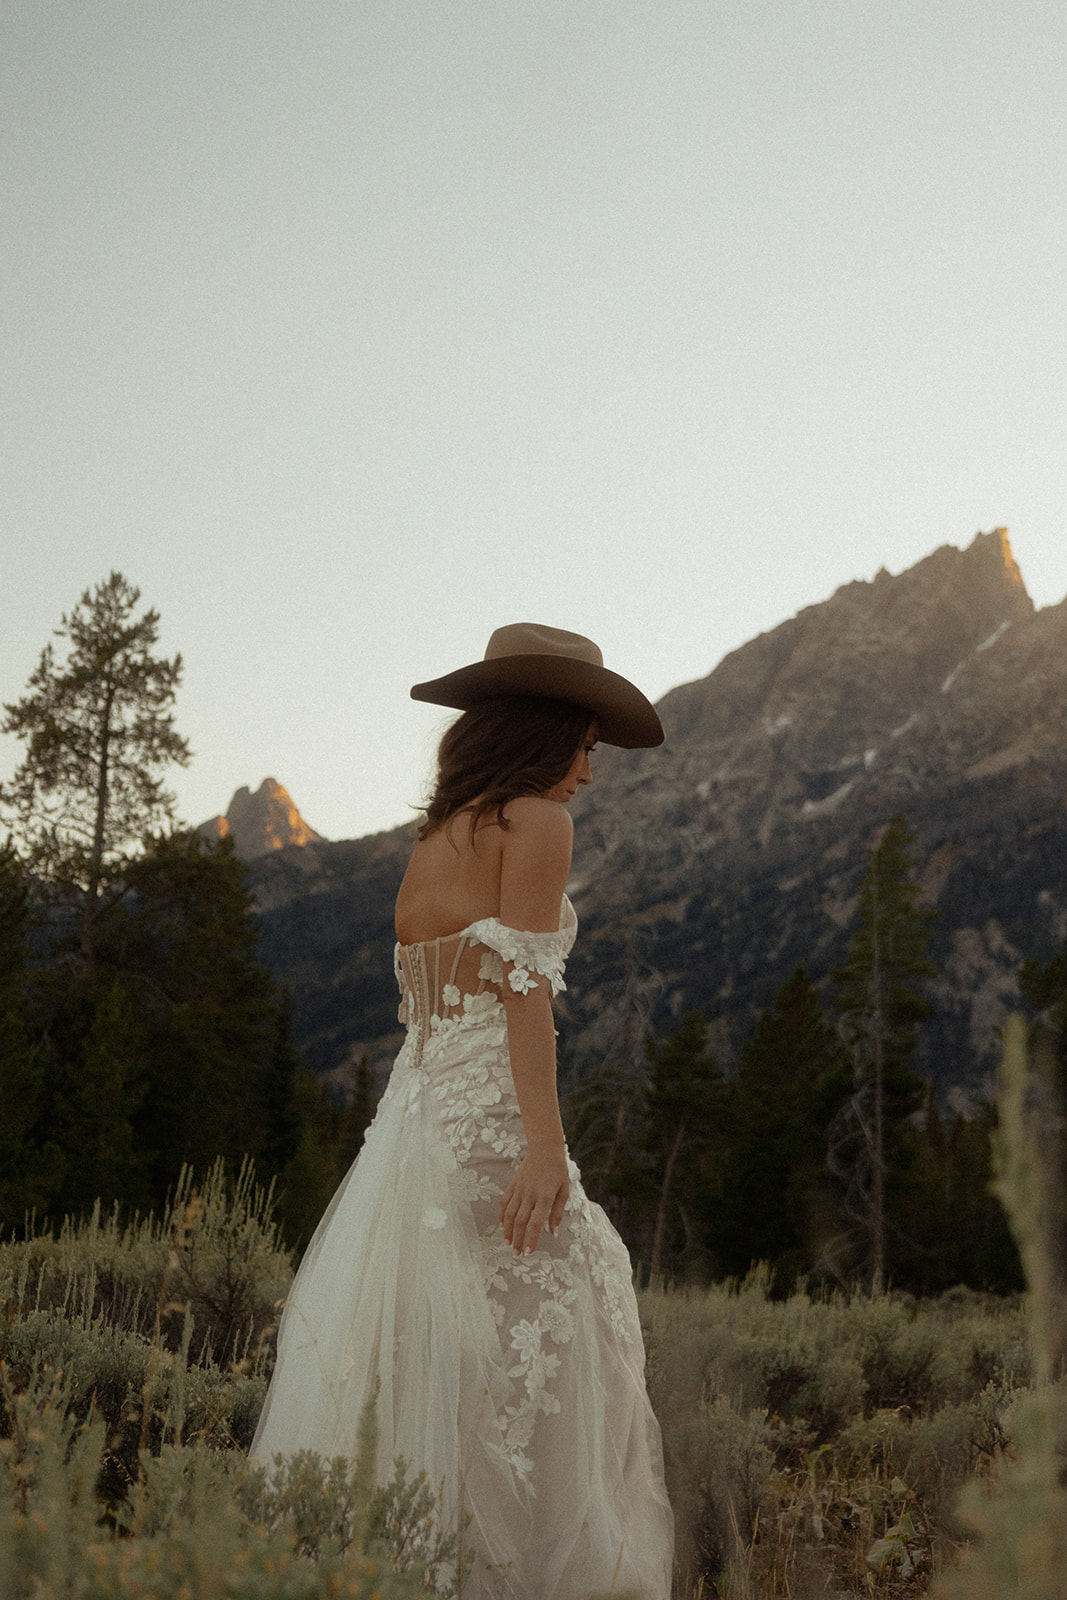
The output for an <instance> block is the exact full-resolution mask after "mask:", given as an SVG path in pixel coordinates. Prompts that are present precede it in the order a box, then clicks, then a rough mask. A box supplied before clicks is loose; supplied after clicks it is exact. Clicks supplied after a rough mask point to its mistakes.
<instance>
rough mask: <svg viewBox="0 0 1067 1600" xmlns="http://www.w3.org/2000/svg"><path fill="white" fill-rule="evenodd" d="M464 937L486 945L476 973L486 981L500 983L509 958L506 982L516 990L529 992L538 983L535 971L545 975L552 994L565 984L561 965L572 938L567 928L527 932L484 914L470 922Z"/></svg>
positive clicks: (501, 983) (562, 965) (474, 942)
mask: <svg viewBox="0 0 1067 1600" xmlns="http://www.w3.org/2000/svg"><path fill="white" fill-rule="evenodd" d="M568 935H569V937H568ZM467 937H468V938H469V939H470V942H471V943H472V944H484V945H485V947H486V951H487V953H486V955H484V956H483V957H482V964H481V967H480V968H479V972H478V976H479V977H480V978H484V979H485V980H486V981H487V982H488V983H496V984H500V985H501V986H503V983H504V962H505V961H510V962H512V963H513V965H512V968H511V971H510V972H509V973H508V983H509V984H510V985H511V987H512V989H514V991H515V993H516V994H528V993H529V992H530V990H531V989H536V988H537V987H538V984H537V979H536V978H535V977H534V976H533V974H534V973H535V972H536V973H539V974H540V975H541V977H543V978H547V979H548V981H549V983H550V984H551V986H552V993H553V994H559V992H560V990H561V989H565V988H566V987H567V985H566V984H565V983H564V981H563V967H564V963H565V961H566V958H567V952H568V951H569V949H570V947H571V944H572V943H573V938H574V936H573V933H571V932H570V930H569V929H568V930H563V929H560V930H558V931H557V932H556V933H529V932H523V931H521V930H520V929H518V928H508V927H505V925H504V924H503V923H502V922H500V921H499V920H498V919H497V918H496V917H483V918H482V920H481V922H475V923H472V924H471V926H470V928H469V929H468V930H467Z"/></svg>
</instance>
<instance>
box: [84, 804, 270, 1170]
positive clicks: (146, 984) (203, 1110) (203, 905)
mask: <svg viewBox="0 0 1067 1600" xmlns="http://www.w3.org/2000/svg"><path fill="white" fill-rule="evenodd" d="M124 887H125V894H124V897H123V899H122V900H121V901H115V902H113V903H112V904H111V905H110V906H109V907H108V908H107V911H106V914H105V915H104V916H103V917H102V918H101V922H100V927H99V930H98V966H99V969H100V971H101V973H102V974H103V973H108V972H111V973H114V974H116V975H121V977H122V979H123V982H124V985H125V987H126V991H127V993H128V994H129V996H130V997H131V1001H132V1004H133V1006H134V1010H135V1013H136V1017H137V1023H138V1027H139V1028H140V1030H141V1033H142V1037H143V1049H144V1055H145V1059H146V1060H147V1061H149V1062H150V1063H151V1079H150V1084H149V1088H148V1091H147V1093H146V1095H145V1099H144V1103H143V1106H142V1107H141V1109H140V1110H139V1112H138V1114H137V1117H136V1127H137V1129H138V1132H139V1136H140V1139H141V1142H142V1144H143V1146H144V1147H145V1148H146V1149H147V1150H149V1151H151V1152H152V1158H153V1186H154V1189H155V1191H156V1193H157V1194H158V1193H160V1192H161V1191H163V1192H165V1190H166V1187H167V1186H168V1185H169V1184H171V1183H173V1182H174V1180H175V1178H176V1177H177V1175H178V1172H179V1170H180V1168H181V1166H182V1165H183V1163H189V1164H190V1165H192V1166H193V1167H195V1168H196V1169H197V1170H199V1171H205V1170H206V1169H207V1168H208V1167H209V1166H210V1165H211V1163H212V1162H213V1161H214V1160H215V1159H216V1158H217V1157H218V1156H220V1155H221V1156H224V1157H226V1158H227V1159H228V1160H230V1161H232V1162H234V1163H235V1164H236V1163H239V1162H240V1160H241V1158H242V1157H243V1156H245V1155H250V1156H252V1157H253V1158H254V1159H255V1160H256V1161H257V1162H258V1163H259V1164H260V1171H261V1176H263V1177H264V1178H266V1177H269V1176H271V1174H272V1173H276V1172H279V1171H280V1170H281V1169H282V1167H283V1166H284V1165H285V1164H286V1162H287V1161H288V1160H289V1158H290V1157H291V1155H292V1153H293V1150H294V1149H295V1148H296V1145H297V1142H298V1140H299V1134H300V1121H299V1117H298V1115H297V1112H296V1103H295V1098H294V1096H295V1082H296V1078H297V1076H298V1073H299V1071H300V1063H299V1058H298V1057H297V1056H296V1053H295V1052H294V1051H293V1050H292V1048H291V1046H290V1045H289V1042H288V1023H287V1008H286V1001H285V998H284V996H283V995H281V994H280V993H279V991H278V990H277V988H276V986H275V983H274V980H273V978H272V977H271V975H270V974H269V972H267V970H266V969H265V968H264V967H262V966H261V965H260V964H259V962H258V961H257V959H256V939H257V930H256V925H255V921H254V919H253V916H252V898H251V895H250V893H249V891H248V886H247V868H246V867H245V865H244V863H243V862H242V861H241V860H240V859H239V858H238V857H237V856H236V855H235V854H234V852H233V849H232V845H231V844H230V841H229V840H222V841H211V840H208V839H205V838H203V837H202V836H200V835H198V834H195V833H191V832H180V833H174V834H170V835H167V836H166V837H164V838H162V839H158V840H157V841H156V842H155V844H154V846H153V848H152V849H151V850H150V851H148V853H147V854H146V855H144V856H141V857H139V858H138V859H136V860H134V861H130V862H128V863H127V867H126V872H125V877H124Z"/></svg>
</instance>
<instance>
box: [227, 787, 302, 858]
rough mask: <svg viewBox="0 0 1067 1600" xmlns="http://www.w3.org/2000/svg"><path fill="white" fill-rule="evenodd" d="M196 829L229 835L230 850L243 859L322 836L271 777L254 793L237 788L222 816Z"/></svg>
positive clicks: (286, 792)
mask: <svg viewBox="0 0 1067 1600" xmlns="http://www.w3.org/2000/svg"><path fill="white" fill-rule="evenodd" d="M196 831H197V833H202V834H205V835H206V836H207V837H208V838H209V839H226V838H232V840H233V847H234V849H235V850H236V851H237V854H238V855H239V856H240V857H241V858H242V860H244V861H254V860H255V859H256V858H257V857H258V856H265V855H269V854H270V853H271V851H273V850H286V849H288V848H289V846H290V845H305V844H313V843H315V842H316V841H320V840H321V839H322V834H321V833H316V832H315V830H314V828H311V827H309V826H308V824H307V823H306V822H305V821H304V819H303V817H302V816H301V815H300V813H299V811H298V810H297V809H296V806H295V805H294V804H293V801H292V797H291V796H290V794H289V791H288V790H287V789H283V788H282V786H281V784H280V783H278V781H277V780H276V779H275V778H264V779H263V782H262V783H261V784H260V786H259V788H258V789H257V790H256V792H255V794H253V793H252V792H251V790H250V789H248V788H247V787H244V788H241V789H238V790H237V792H236V793H235V795H234V797H233V799H232V800H231V801H230V808H229V810H228V811H227V813H226V815H225V816H224V817H221V816H220V817H212V818H211V820H210V821H209V822H202V823H201V824H200V826H199V827H198V828H197V830H196Z"/></svg>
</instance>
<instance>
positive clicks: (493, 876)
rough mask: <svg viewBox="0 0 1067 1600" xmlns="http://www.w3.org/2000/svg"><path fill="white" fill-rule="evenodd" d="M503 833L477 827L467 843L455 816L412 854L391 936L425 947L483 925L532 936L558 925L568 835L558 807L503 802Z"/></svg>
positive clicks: (490, 823)
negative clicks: (492, 920) (487, 921)
mask: <svg viewBox="0 0 1067 1600" xmlns="http://www.w3.org/2000/svg"><path fill="white" fill-rule="evenodd" d="M504 815H505V817H506V818H507V820H508V823H509V826H508V827H507V828H503V827H501V826H500V824H499V823H498V822H496V821H495V820H494V819H493V818H485V819H481V820H480V821H479V825H478V827H477V828H476V829H475V831H474V834H473V836H472V834H471V829H470V817H469V814H468V813H460V814H459V815H457V816H456V817H454V818H453V819H452V823H451V826H449V824H448V823H445V824H444V825H443V826H442V827H439V828H437V829H436V830H435V831H434V832H433V833H431V834H430V835H429V836H428V837H427V838H425V839H420V840H419V842H418V844H416V846H415V849H414V850H413V851H412V854H411V860H410V861H409V862H408V868H407V871H406V872H405V874H404V880H403V882H402V883H401V885H400V892H399V894H398V895H397V898H396V936H397V939H398V940H399V941H400V943H401V944H402V945H411V944H424V943H427V942H430V941H432V940H434V939H447V938H448V937H449V936H450V935H452V934H455V933H461V932H462V931H463V930H464V929H465V928H469V927H470V925H471V923H472V922H479V921H481V919H482V918H483V917H500V918H502V919H503V920H504V921H505V922H507V923H508V924H509V926H513V927H520V928H526V929H528V930H530V931H532V932H537V931H544V930H554V929H555V928H557V927H558V925H559V912H560V903H561V899H562V895H563V889H564V886H565V884H566V880H567V872H568V869H569V866H570V845H571V837H572V828H571V821H570V817H569V816H567V815H566V814H565V812H564V809H563V807H562V806H561V805H557V804H556V803H555V802H553V801H551V800H547V799H542V798H539V797H533V796H528V797H525V798H523V799H517V800H512V801H509V803H508V805H507V806H506V807H505V810H504Z"/></svg>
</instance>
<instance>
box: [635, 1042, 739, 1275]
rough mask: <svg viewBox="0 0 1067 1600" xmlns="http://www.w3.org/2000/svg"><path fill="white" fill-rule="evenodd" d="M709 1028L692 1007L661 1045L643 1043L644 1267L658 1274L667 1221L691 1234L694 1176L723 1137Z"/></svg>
mask: <svg viewBox="0 0 1067 1600" xmlns="http://www.w3.org/2000/svg"><path fill="white" fill-rule="evenodd" d="M707 1043H708V1029H707V1024H706V1022H705V1021H704V1018H703V1017H702V1016H701V1015H700V1013H699V1011H691V1012H689V1014H688V1015H687V1016H686V1017H685V1018H684V1019H683V1020H682V1022H681V1024H680V1026H679V1027H677V1028H676V1029H675V1030H674V1032H673V1033H670V1034H668V1036H667V1038H666V1039H664V1040H663V1041H662V1043H657V1041H656V1040H654V1039H650V1040H649V1041H648V1044H647V1047H646V1049H647V1056H648V1078H649V1082H648V1092H647V1098H646V1103H645V1148H646V1152H647V1157H648V1164H649V1173H650V1177H651V1186H652V1197H653V1206H652V1214H651V1219H650V1220H651V1244H650V1248H649V1255H648V1271H649V1276H650V1277H651V1278H657V1277H658V1276H659V1275H660V1273H661V1272H663V1271H665V1269H666V1266H667V1262H668V1258H669V1256H670V1254H671V1253H672V1252H671V1249H670V1231H671V1224H672V1223H675V1224H678V1223H680V1224H681V1231H682V1233H683V1236H684V1235H690V1234H691V1233H692V1231H693V1230H692V1221H691V1213H692V1210H693V1209H694V1201H695V1198H696V1197H695V1195H694V1192H693V1191H694V1189H695V1188H698V1187H699V1182H698V1181H696V1182H695V1181H694V1180H698V1174H699V1173H700V1168H701V1166H702V1165H703V1164H704V1159H705V1158H706V1156H707V1154H708V1152H709V1150H710V1149H711V1148H712V1147H714V1145H715V1144H716V1143H717V1142H718V1141H720V1140H721V1138H722V1115H723V1109H724V1102H725V1095H724V1083H723V1076H722V1073H721V1071H720V1070H719V1067H718V1065H717V1064H716V1061H715V1058H714V1057H713V1056H712V1055H710V1054H709V1052H708V1047H707Z"/></svg>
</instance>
